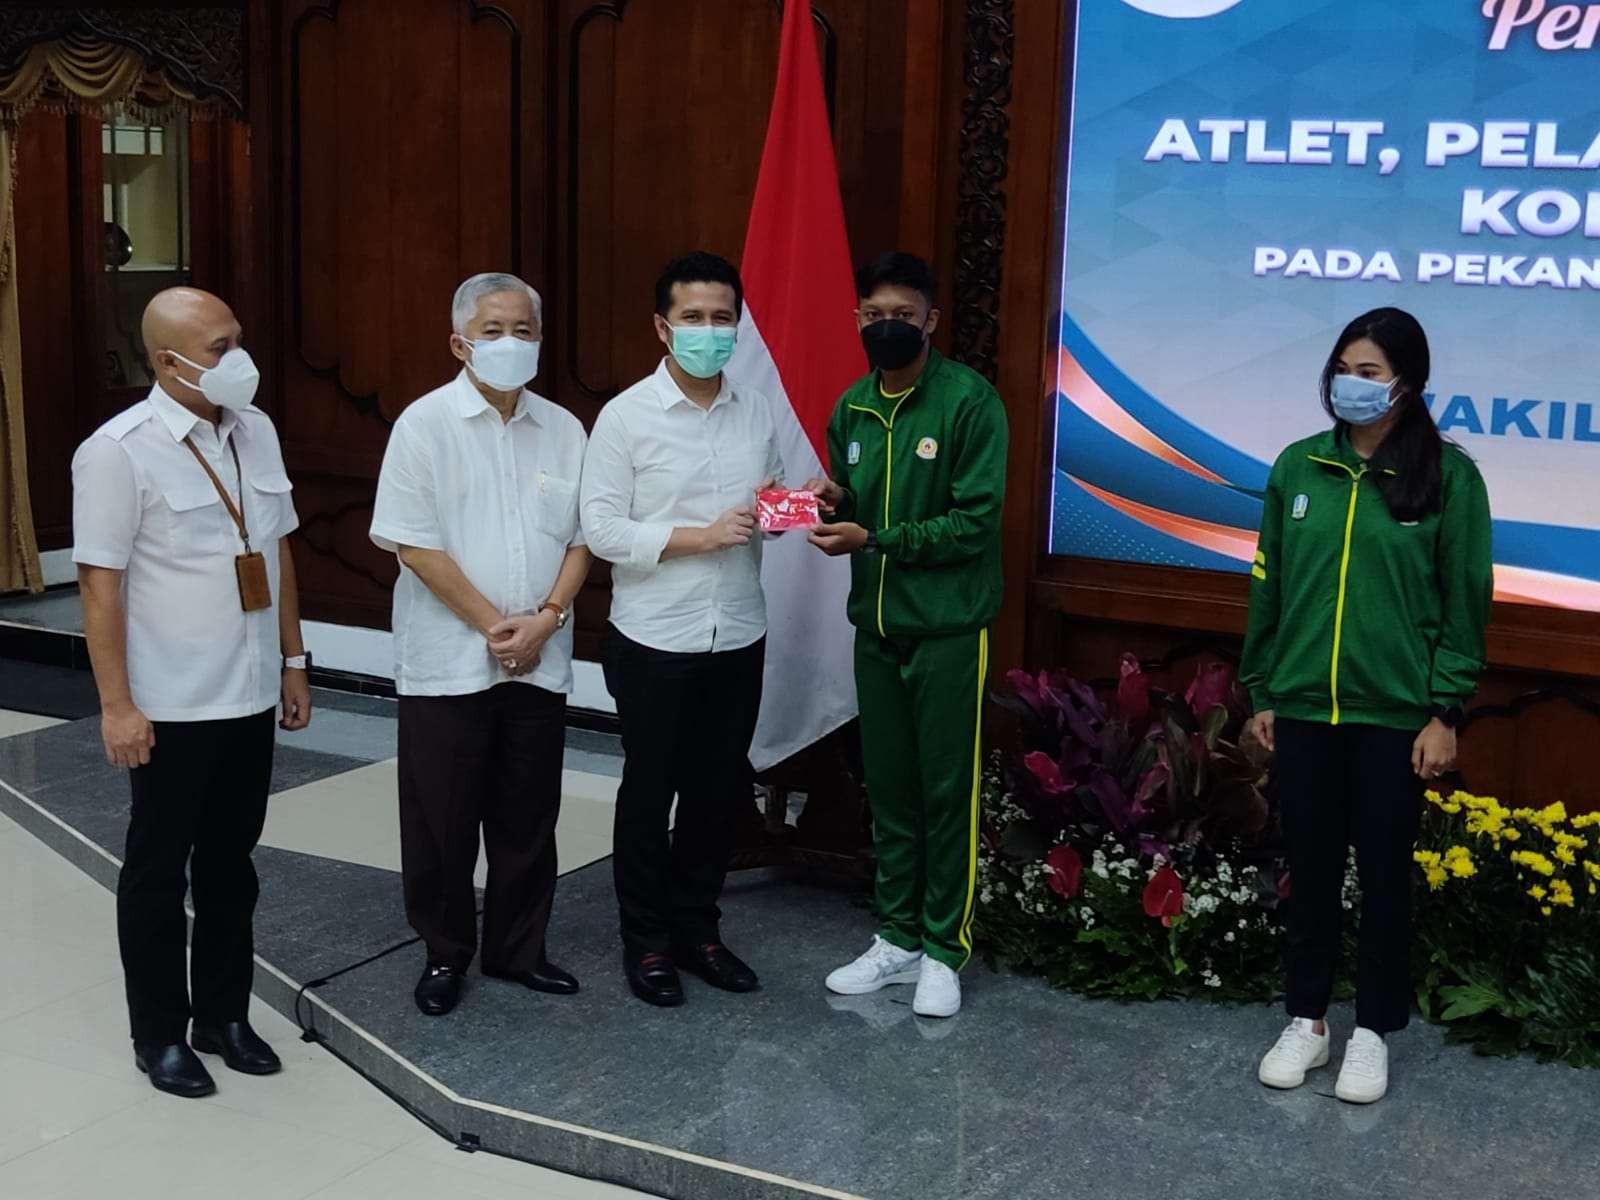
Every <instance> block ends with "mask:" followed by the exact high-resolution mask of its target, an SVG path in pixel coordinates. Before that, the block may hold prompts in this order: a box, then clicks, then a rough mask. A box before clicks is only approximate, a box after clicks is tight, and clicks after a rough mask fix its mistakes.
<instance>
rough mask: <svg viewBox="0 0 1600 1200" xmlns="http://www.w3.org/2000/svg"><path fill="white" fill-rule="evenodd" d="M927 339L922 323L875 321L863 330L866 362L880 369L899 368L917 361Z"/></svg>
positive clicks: (862, 343)
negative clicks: (919, 324)
mask: <svg viewBox="0 0 1600 1200" xmlns="http://www.w3.org/2000/svg"><path fill="white" fill-rule="evenodd" d="M926 340H927V337H926V335H925V334H924V333H923V332H922V329H921V328H920V327H919V326H916V325H913V324H911V322H909V321H874V322H873V323H872V324H871V325H868V326H867V327H866V328H864V329H863V330H862V331H861V347H862V349H864V350H865V351H866V352H867V361H868V362H869V363H871V364H872V365H873V366H874V367H875V368H877V369H878V370H880V371H898V370H899V369H900V368H901V367H909V366H910V365H911V364H912V363H914V362H916V361H917V355H919V354H921V353H922V345H923V343H924V342H925V341H926Z"/></svg>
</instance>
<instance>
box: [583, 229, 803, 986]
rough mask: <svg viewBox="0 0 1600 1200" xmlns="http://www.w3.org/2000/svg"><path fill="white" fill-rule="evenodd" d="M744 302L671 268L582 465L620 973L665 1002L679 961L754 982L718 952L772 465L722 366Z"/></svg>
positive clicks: (741, 799) (732, 275) (750, 712)
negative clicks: (607, 727) (647, 338)
mask: <svg viewBox="0 0 1600 1200" xmlns="http://www.w3.org/2000/svg"><path fill="white" fill-rule="evenodd" d="M743 298H744V294H743V287H742V285H741V283H740V281H739V275H738V272H737V271H735V270H734V268H733V266H732V265H731V264H729V263H728V262H727V261H726V260H724V259H722V258H718V257H717V256H716V255H712V254H705V253H695V254H690V255H686V256H684V257H683V258H680V259H677V260H675V261H674V262H672V263H671V264H669V265H668V267H667V269H666V271H665V272H664V273H663V274H662V276H661V278H660V280H659V281H658V282H657V285H656V317H655V326H656V336H657V337H658V338H659V339H660V340H661V342H662V343H663V344H664V345H665V346H666V347H667V350H668V355H667V357H665V358H664V359H663V360H662V362H661V365H660V367H658V368H657V370H656V371H655V373H654V374H653V375H651V376H650V377H648V378H647V379H644V380H642V381H640V382H639V383H637V384H635V385H634V386H633V387H631V388H629V389H628V390H627V391H625V392H623V393H622V394H621V395H619V396H617V397H616V398H615V399H613V400H612V401H611V402H610V403H608V404H607V405H606V406H605V408H603V409H602V410H601V412H600V416H599V418H598V419H597V420H596V421H595V425H594V430H593V433H592V435H591V438H590V441H589V450H588V454H587V456H586V457H585V460H584V468H583V529H584V536H585V537H586V538H587V539H588V542H589V546H590V548H591V549H592V550H593V551H594V553H595V554H597V555H599V556H600V557H601V558H604V559H607V560H608V561H610V562H611V563H613V564H615V566H614V569H613V571H612V574H611V580H612V599H611V624H610V628H609V629H608V630H607V634H606V643H605V650H604V663H603V665H604V668H605V675H606V686H607V687H608V688H609V690H610V692H611V695H612V697H613V698H614V699H615V700H616V702H617V713H618V716H619V717H620V718H621V721H622V745H623V751H624V754H625V755H626V761H625V765H624V767H623V775H622V784H621V786H620V788H619V789H618V791H617V813H616V828H615V839H614V845H613V868H614V871H615V876H616V887H617V901H618V906H619V908H620V910H621V924H622V941H623V963H624V967H625V970H626V973H627V978H628V984H629V987H630V988H632V990H633V992H634V994H635V995H637V996H638V997H639V998H640V999H642V1000H645V1001H646V1002H648V1003H651V1004H655V1005H659V1006H662V1007H671V1006H674V1005H678V1004H681V1003H683V998H684V997H683V986H682V982H681V980H680V978H679V975H678V970H677V968H679V967H682V968H684V969H686V970H689V971H692V972H693V973H694V974H696V975H699V976H701V977H702V978H704V979H705V980H707V981H708V982H709V983H711V984H713V985H715V986H717V987H720V988H723V989H725V990H727V991H734V992H748V991H753V990H754V989H755V988H756V987H757V986H758V982H757V979H756V975H755V972H754V971H752V970H751V969H750V968H749V967H748V966H747V965H745V964H744V963H743V962H741V961H740V960H739V959H738V958H737V957H736V956H735V955H734V954H733V953H732V952H731V951H730V950H729V949H728V948H727V947H726V946H725V945H724V944H723V942H722V934H721V931H720V921H721V916H722V914H721V911H720V909H719V908H718V907H717V898H718V897H719V896H720V895H721V892H722V884H723V879H724V877H725V876H726V874H727V869H728V860H729V857H730V856H731V854H732V851H733V839H734V831H735V827H736V822H737V820H738V805H739V804H741V803H744V804H747V805H748V804H749V803H750V801H751V789H750V774H749V752H750V739H751V736H752V735H753V733H754V731H755V721H756V710H757V709H758V708H759V707H760V703H761V671H762V663H763V657H764V650H765V638H766V602H765V598H764V597H763V595H762V592H761V537H760V535H759V534H758V533H757V531H756V516H755V493H756V492H757V490H758V489H760V488H761V487H763V486H765V485H766V484H767V483H769V482H771V481H772V480H774V479H775V477H776V476H777V475H778V474H779V473H780V472H781V470H782V457H781V455H780V453H779V451H778V445H777V439H776V435H775V432H774V426H773V419H772V411H771V406H770V404H769V402H768V401H767V399H766V397H764V396H762V395H761V394H760V393H759V392H755V391H752V390H750V389H748V388H745V387H743V386H739V385H736V384H734V383H732V382H731V381H729V380H728V379H727V378H726V377H725V376H724V375H723V373H722V368H723V366H724V365H725V364H726V363H727V361H728V358H729V356H730V355H731V354H732V352H733V344H734V337H735V330H736V327H737V325H738V322H739V312H740V308H741V305H742V304H743ZM674 796H676V797H677V802H678V806H677V815H676V822H675V824H674V827H673V829H672V832H671V836H670V838H669V836H668V829H667V821H668V814H669V812H670V811H671V809H672V802H673V797H674Z"/></svg>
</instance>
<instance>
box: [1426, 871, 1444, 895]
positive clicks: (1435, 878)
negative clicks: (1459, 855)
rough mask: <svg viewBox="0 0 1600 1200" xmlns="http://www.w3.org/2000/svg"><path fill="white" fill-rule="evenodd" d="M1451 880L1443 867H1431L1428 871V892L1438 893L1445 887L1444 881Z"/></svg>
mask: <svg viewBox="0 0 1600 1200" xmlns="http://www.w3.org/2000/svg"><path fill="white" fill-rule="evenodd" d="M1448 878H1450V876H1449V875H1448V874H1447V873H1446V872H1445V869H1444V868H1443V867H1429V868H1428V871H1427V880H1428V890H1429V891H1430V892H1437V891H1438V890H1439V889H1440V888H1442V887H1443V886H1444V881H1445V880H1446V879H1448Z"/></svg>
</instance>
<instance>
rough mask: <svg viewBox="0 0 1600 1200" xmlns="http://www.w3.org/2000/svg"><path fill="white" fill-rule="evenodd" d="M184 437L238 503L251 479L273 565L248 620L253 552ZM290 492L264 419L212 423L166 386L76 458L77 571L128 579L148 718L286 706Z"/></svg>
mask: <svg viewBox="0 0 1600 1200" xmlns="http://www.w3.org/2000/svg"><path fill="white" fill-rule="evenodd" d="M185 438H189V439H190V440H192V441H193V443H194V444H195V445H196V446H198V447H199V449H200V452H201V453H202V454H203V455H205V459H206V462H207V463H209V464H210V465H211V469H212V470H213V471H215V472H216V473H217V478H218V479H220V480H221V481H222V483H223V486H224V487H226V488H227V490H228V494H229V496H230V497H232V499H233V502H234V504H235V505H238V504H239V491H240V489H239V475H240V473H242V474H243V475H244V504H243V514H244V519H245V526H246V528H247V529H248V530H249V533H250V548H251V549H252V550H256V551H259V552H260V553H261V555H262V556H263V557H264V558H265V559H266V564H267V579H268V582H269V583H270V584H271V586H272V601H273V604H272V607H271V608H267V609H262V610H261V611H259V612H253V613H247V612H244V611H242V609H241V606H240V602H239V583H238V575H237V573H236V572H235V569H234V559H235V558H236V557H237V556H238V555H240V554H243V553H244V544H243V543H242V542H241V541H240V539H239V530H238V527H237V526H235V525H234V523H233V518H232V517H231V516H229V515H228V510H227V508H226V507H225V506H224V505H223V503H222V499H221V497H220V496H218V495H217V489H216V487H215V486H214V485H213V484H212V482H211V480H210V479H208V478H207V477H206V473H205V471H203V470H202V469H201V467H200V464H199V463H197V462H195V460H194V455H193V454H191V453H190V452H189V450H188V448H187V447H186V446H184V444H183V443H184V439H185ZM229 442H232V444H233V446H234V447H236V448H237V449H238V451H239V467H238V468H237V469H236V468H235V467H234V462H233V455H232V454H231V453H230V452H229V450H228V443H229ZM289 493H290V484H289V476H288V473H287V472H285V471H284V469H283V452H282V450H280V449H279V447H278V433H277V430H275V429H274V428H273V426H272V419H271V418H270V417H268V416H267V414H266V413H264V412H262V411H261V410H260V409H258V408H254V407H251V408H246V409H245V410H243V411H242V412H239V413H233V412H229V411H227V410H226V409H224V410H223V413H222V420H221V422H220V423H219V424H218V425H212V424H211V422H210V421H206V420H204V419H202V418H200V417H197V416H195V414H194V413H192V412H190V411H189V410H188V409H187V408H185V407H184V406H183V405H181V404H179V403H178V402H177V401H176V400H174V399H173V398H172V397H171V396H169V395H167V393H166V392H164V391H162V390H161V387H160V385H157V386H156V387H154V388H152V389H151V390H150V395H149V396H148V397H147V398H146V399H144V400H141V401H140V402H139V403H138V404H135V405H134V406H133V407H132V408H130V409H127V410H126V411H124V412H122V413H120V414H118V415H117V416H115V417H113V418H112V419H111V420H110V421H107V422H106V423H105V424H104V425H102V426H101V427H100V428H99V429H98V430H97V431H96V432H95V433H94V434H93V435H91V436H90V437H89V439H88V440H87V441H85V442H84V443H83V445H81V446H79V447H78V452H77V453H76V454H75V455H73V458H72V537H73V547H72V561H73V562H75V563H80V564H82V565H84V566H90V567H106V568H109V569H111V570H114V571H121V572H123V576H122V599H123V605H124V608H125V611H126V619H127V636H128V683H129V687H130V690H131V691H132V693H133V702H134V704H136V705H138V707H139V710H140V711H141V712H143V713H144V715H145V716H146V717H148V718H149V719H150V720H152V721H224V720H230V719H232V718H235V717H248V716H253V715H254V714H256V713H260V712H265V711H266V710H267V709H269V708H272V707H273V706H274V705H276V704H277V703H278V700H279V697H280V695H281V694H282V688H283V663H282V659H281V657H280V652H279V642H278V599H279V594H278V587H279V570H278V566H279V563H278V553H279V549H278V542H279V540H280V539H282V538H284V537H287V536H288V535H289V534H290V533H291V532H293V530H294V529H295V528H296V527H297V526H298V525H299V519H298V518H297V517H296V516H295V511H294V501H293V499H292V498H291V496H290V494H289Z"/></svg>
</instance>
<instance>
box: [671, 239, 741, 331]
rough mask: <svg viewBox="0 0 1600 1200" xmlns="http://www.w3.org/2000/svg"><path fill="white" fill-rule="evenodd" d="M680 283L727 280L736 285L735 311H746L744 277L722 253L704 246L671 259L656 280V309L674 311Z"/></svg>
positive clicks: (734, 288)
mask: <svg viewBox="0 0 1600 1200" xmlns="http://www.w3.org/2000/svg"><path fill="white" fill-rule="evenodd" d="M679 283H725V284H727V285H728V286H729V287H731V288H732V289H733V311H734V313H735V314H736V315H739V316H742V315H744V281H743V280H741V279H740V278H739V272H738V270H737V269H735V267H734V265H733V264H732V263H731V262H729V261H728V260H727V259H725V258H723V257H722V255H720V254H712V253H710V252H708V251H705V250H695V251H693V252H692V253H689V254H684V255H680V256H679V257H677V258H675V259H673V260H672V261H671V262H669V263H668V264H667V265H666V267H665V268H663V270H662V272H661V278H660V279H657V280H656V312H657V313H659V314H660V315H661V316H663V317H664V316H666V315H667V314H668V313H669V312H671V311H672V289H673V286H674V285H675V284H679Z"/></svg>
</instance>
